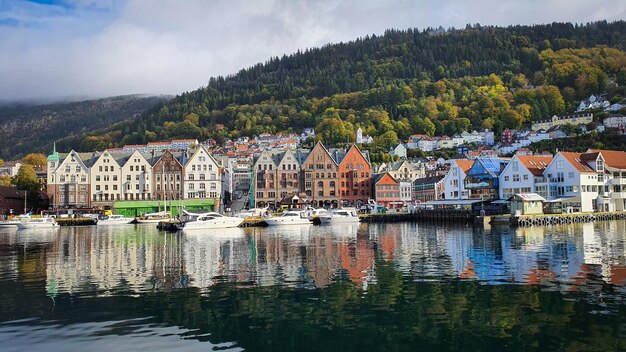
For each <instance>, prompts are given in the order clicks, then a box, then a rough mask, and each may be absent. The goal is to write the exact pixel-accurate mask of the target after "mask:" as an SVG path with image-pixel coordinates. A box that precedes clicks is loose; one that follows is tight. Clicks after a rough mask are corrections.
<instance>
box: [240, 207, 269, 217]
mask: <svg viewBox="0 0 626 352" xmlns="http://www.w3.org/2000/svg"><path fill="white" fill-rule="evenodd" d="M268 209H269V206H267V207H265V208H252V209H248V210H244V211H242V212H239V213H237V214H235V216H236V217H238V218H250V217H264V216H267V214H268Z"/></svg>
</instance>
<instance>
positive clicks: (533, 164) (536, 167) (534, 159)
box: [514, 155, 552, 176]
mask: <svg viewBox="0 0 626 352" xmlns="http://www.w3.org/2000/svg"><path fill="white" fill-rule="evenodd" d="M514 158H517V159H518V160H519V161H520V162H521V163H522V164H523V165H524V167H526V168H527V169H528V171H530V172H531V173H532V174H533V175H535V176H542V175H543V171H544V170H545V169H546V168H547V167H548V165H550V162H552V157H551V156H544V155H516V156H515V157H514Z"/></svg>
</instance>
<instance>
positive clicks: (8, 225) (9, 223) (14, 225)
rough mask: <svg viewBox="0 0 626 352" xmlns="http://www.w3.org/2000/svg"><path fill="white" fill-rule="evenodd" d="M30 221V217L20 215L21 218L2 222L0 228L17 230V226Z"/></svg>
mask: <svg viewBox="0 0 626 352" xmlns="http://www.w3.org/2000/svg"><path fill="white" fill-rule="evenodd" d="M28 219H30V215H20V217H19V218H13V219H9V220H2V221H0V228H14V229H15V228H17V224H19V223H20V222H25V221H26V220H28Z"/></svg>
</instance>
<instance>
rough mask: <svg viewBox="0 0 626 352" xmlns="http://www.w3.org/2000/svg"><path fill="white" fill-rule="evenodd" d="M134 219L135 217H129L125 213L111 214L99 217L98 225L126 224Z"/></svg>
mask: <svg viewBox="0 0 626 352" xmlns="http://www.w3.org/2000/svg"><path fill="white" fill-rule="evenodd" d="M134 220H135V219H134V218H127V217H125V216H124V215H109V216H104V217H102V218H100V219H98V225H125V224H130V223H131V222H133V221H134Z"/></svg>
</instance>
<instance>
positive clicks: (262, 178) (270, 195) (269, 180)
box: [250, 150, 281, 207]
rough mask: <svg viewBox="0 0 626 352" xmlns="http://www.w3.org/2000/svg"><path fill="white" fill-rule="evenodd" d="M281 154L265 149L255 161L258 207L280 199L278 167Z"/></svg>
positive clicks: (256, 201)
mask: <svg viewBox="0 0 626 352" xmlns="http://www.w3.org/2000/svg"><path fill="white" fill-rule="evenodd" d="M280 154H281V153H280V152H270V151H268V150H265V151H263V152H262V153H261V155H259V157H258V158H257V159H256V160H255V162H254V166H253V170H254V192H255V194H254V200H255V203H256V204H255V206H257V207H264V206H265V205H267V204H270V203H275V202H276V201H277V200H278V196H277V195H276V192H277V185H276V167H277V163H278V162H280ZM250 206H251V207H252V205H250Z"/></svg>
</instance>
